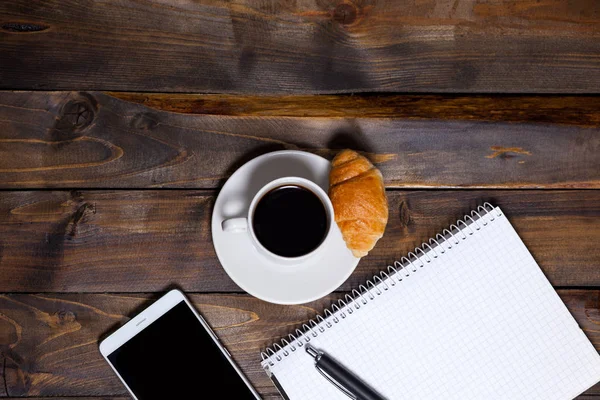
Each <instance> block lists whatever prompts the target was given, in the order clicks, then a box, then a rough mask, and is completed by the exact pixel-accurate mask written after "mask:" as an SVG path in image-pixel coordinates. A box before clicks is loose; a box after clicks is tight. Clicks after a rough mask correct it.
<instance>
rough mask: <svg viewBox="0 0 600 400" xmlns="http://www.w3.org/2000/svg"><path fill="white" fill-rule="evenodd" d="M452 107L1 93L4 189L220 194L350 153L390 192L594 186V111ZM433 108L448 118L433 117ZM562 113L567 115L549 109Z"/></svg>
mask: <svg viewBox="0 0 600 400" xmlns="http://www.w3.org/2000/svg"><path fill="white" fill-rule="evenodd" d="M569 99H571V100H569ZM138 100H139V99H138ZM290 101H292V102H293V100H290ZM307 101H308V100H303V102H301V103H300V104H306V102H307ZM453 101H454V100H452V99H449V100H448V101H446V100H444V98H438V100H435V99H429V101H425V102H424V104H423V105H422V106H415V107H414V113H415V114H417V115H422V116H424V117H427V118H429V119H419V120H413V119H411V118H412V117H410V116H409V115H407V114H411V113H412V112H413V111H408V112H407V114H402V112H399V115H400V116H401V117H399V118H391V117H390V118H385V119H382V118H339V117H328V118H288V117H254V116H250V117H230V116H215V115H194V114H183V113H174V112H167V111H162V110H157V109H153V108H148V107H145V106H144V105H141V104H135V103H131V102H128V101H124V100H121V99H117V98H115V97H112V96H110V95H106V94H104V93H74V92H0V188H57V187H66V188H81V187H83V188H117V187H118V188H131V187H135V188H146V187H171V188H216V187H218V186H220V185H222V183H223V182H224V180H225V179H226V178H227V177H228V176H229V175H231V173H232V172H233V171H235V170H236V169H237V168H238V167H239V166H241V165H243V163H244V162H246V161H248V160H250V159H252V158H254V157H256V156H257V155H260V154H263V153H266V152H269V151H273V150H283V149H294V150H306V151H310V152H313V153H316V154H320V155H323V156H325V157H328V158H330V157H332V156H333V155H334V154H335V153H336V152H337V150H338V149H340V148H345V147H350V148H354V149H356V150H360V151H363V152H364V153H365V154H366V155H367V156H369V157H370V158H371V159H372V160H373V161H374V162H375V163H376V164H377V165H378V167H379V168H381V170H382V172H383V176H384V177H385V180H386V185H387V186H388V187H390V188H391V187H394V188H400V187H407V188H414V187H431V188H440V187H443V188H451V187H452V188H600V176H599V174H598V171H600V152H599V151H597V149H598V148H600V134H599V133H600V123H599V122H598V121H599V120H600V116H599V114H600V111H598V110H600V108H598V109H596V111H595V112H594V111H592V110H591V109H590V108H586V107H585V106H582V105H581V100H573V98H567V99H566V100H565V102H564V104H563V103H561V100H559V99H554V100H551V101H548V107H547V108H544V109H542V111H540V110H537V111H536V107H537V106H536V105H538V106H539V105H541V103H542V102H543V100H542V99H537V100H535V101H534V102H533V103H528V104H529V106H531V107H529V106H528V105H526V104H525V103H524V104H523V107H528V108H525V109H523V110H520V111H519V110H518V106H517V105H516V104H515V103H514V102H513V103H511V102H510V101H506V102H504V103H502V102H499V103H498V104H499V109H501V108H502V107H504V106H506V107H508V109H506V110H505V111H501V110H500V111H495V110H494V107H493V103H494V100H493V99H492V98H488V99H487V100H485V101H479V100H476V99H475V100H473V103H472V104H471V105H470V106H469V105H468V104H470V103H469V100H467V99H465V98H459V99H456V100H455V101H454V103H453ZM288 104H289V103H288ZM435 104H437V105H438V106H439V108H440V109H441V110H442V111H441V112H440V113H439V115H438V116H439V117H440V118H446V119H445V120H444V119H441V120H440V119H433V118H434V117H436V107H438V106H435ZM444 104H445V105H444ZM532 104H533V105H532ZM561 104H563V106H564V108H565V110H566V111H564V110H563V111H556V112H555V111H553V110H556V109H559V108H561ZM595 105H598V100H596V101H595V102H594V101H593V100H590V106H591V107H595ZM580 106H581V110H582V117H581V121H580V122H577V121H578V118H577V117H573V116H572V115H578V110H579V109H580ZM469 107H473V109H474V110H475V111H473V112H470V111H467V110H469V109H470V108H469ZM401 108H403V107H401ZM457 108H458V109H462V110H463V111H462V112H456V111H452V109H457ZM407 109H408V108H407ZM544 110H545V111H544ZM354 112H357V111H354ZM419 113H420V114H419ZM333 114H335V113H333ZM495 114H499V115H501V116H502V118H507V119H508V120H509V121H510V120H511V118H512V119H513V120H515V122H499V121H497V120H496V119H495V117H494V115H495ZM554 114H555V115H556V117H553V116H552V115H554ZM568 114H571V116H567V115H568ZM390 115H391V114H390ZM486 115H487V117H485V116H486ZM511 115H512V117H511ZM544 115H545V116H547V118H548V122H547V123H542V122H541V120H542V119H543V116H544ZM528 116H530V117H528ZM463 117H464V118H463ZM457 118H462V119H457ZM471 118H477V119H482V120H480V121H473V120H470V119H471ZM485 118H487V120H485ZM528 118H531V119H530V120H528ZM553 118H555V119H553ZM525 120H528V121H529V122H524V121H525ZM490 121H493V123H491V122H490ZM519 121H520V122H519Z"/></svg>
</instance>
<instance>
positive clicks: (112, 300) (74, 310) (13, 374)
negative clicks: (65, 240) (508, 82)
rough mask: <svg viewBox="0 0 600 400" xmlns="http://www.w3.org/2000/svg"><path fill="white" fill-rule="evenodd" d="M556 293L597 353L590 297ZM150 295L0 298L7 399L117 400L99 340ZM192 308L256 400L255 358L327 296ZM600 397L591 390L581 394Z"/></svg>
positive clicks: (209, 299)
mask: <svg viewBox="0 0 600 400" xmlns="http://www.w3.org/2000/svg"><path fill="white" fill-rule="evenodd" d="M559 294H560V296H561V298H562V299H563V301H564V302H565V303H566V305H567V307H568V308H569V310H570V311H571V313H572V314H573V315H574V317H575V319H576V320H577V322H578V323H579V325H580V326H581V328H582V329H583V330H584V332H585V333H586V335H587V336H588V338H589V339H590V340H591V341H592V343H593V344H594V346H596V348H600V335H599V332H598V329H597V326H598V324H600V310H599V309H598V298H599V296H600V292H599V291H598V290H560V291H559ZM157 296H158V294H156V293H155V294H138V295H123V294H112V295H108V294H50V295H14V294H10V295H2V296H0V326H1V327H2V331H3V332H5V335H6V336H7V338H8V340H6V341H5V342H4V343H5V344H4V345H3V347H2V348H3V352H4V353H5V354H6V355H7V358H8V360H9V361H8V363H7V367H6V376H7V387H8V392H9V395H11V396H120V395H123V394H125V390H124V388H123V386H122V384H121V383H120V381H119V380H118V379H117V378H116V377H115V376H114V374H113V372H112V371H111V370H110V368H109V366H108V365H107V364H106V363H105V361H104V360H103V359H102V358H101V356H100V354H99V352H98V347H97V346H98V340H99V337H100V336H101V335H103V334H104V333H106V332H108V331H109V330H111V329H114V328H116V327H118V326H119V325H120V324H122V323H124V322H126V321H127V316H130V315H134V314H135V313H136V311H139V310H140V309H141V308H143V307H145V306H147V305H148V304H149V299H150V298H156V297H157ZM191 299H192V301H193V302H194V303H195V305H196V307H197V308H198V309H199V310H200V312H201V313H202V314H203V315H204V316H205V317H206V318H207V320H208V321H209V323H210V324H211V326H213V327H214V328H215V331H216V333H217V334H218V335H219V337H220V339H221V340H222V341H223V343H224V344H225V346H226V347H227V348H228V350H229V351H230V352H231V354H232V355H233V357H234V359H235V360H236V362H237V363H238V364H239V365H240V366H241V367H242V369H243V371H244V372H245V374H246V375H247V376H248V377H249V379H250V380H251V381H252V383H253V384H254V386H255V387H256V388H257V389H258V390H259V391H260V393H261V394H263V395H266V396H267V397H268V398H273V399H275V398H276V397H275V395H276V391H275V389H274V387H273V386H272V385H271V383H270V382H269V380H268V378H267V376H266V374H265V373H264V372H263V371H262V369H261V367H260V351H261V350H263V349H264V348H265V346H267V345H269V344H271V342H272V341H274V340H276V339H278V338H280V337H282V336H284V335H287V333H289V332H291V330H292V328H296V327H298V326H299V325H300V324H301V323H302V322H305V321H306V320H307V319H310V318H313V317H314V316H315V315H316V313H317V312H318V313H321V312H322V310H323V308H324V307H326V306H327V305H328V304H329V303H330V302H331V301H332V300H333V299H335V296H334V297H326V298H323V299H321V300H319V301H316V302H313V303H309V304H306V305H302V306H279V305H273V304H269V303H265V302H262V301H260V300H257V299H255V298H252V297H250V296H247V295H207V294H202V295H198V294H194V295H191ZM588 393H589V394H598V393H600V391H599V389H598V387H594V388H592V389H591V390H590V391H588Z"/></svg>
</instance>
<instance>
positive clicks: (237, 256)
mask: <svg viewBox="0 0 600 400" xmlns="http://www.w3.org/2000/svg"><path fill="white" fill-rule="evenodd" d="M329 169H330V164H329V161H327V160H326V159H324V158H323V157H319V156H317V155H314V154H311V153H306V152H303V151H294V150H284V151H275V152H273V153H268V154H264V155H262V156H260V157H257V158H255V159H253V160H251V161H249V162H247V163H246V164H244V165H243V166H242V167H241V168H240V169H238V170H237V171H236V172H235V173H234V174H233V175H231V177H230V178H229V179H228V180H227V182H226V183H225V186H223V189H221V192H220V193H219V197H218V198H217V202H216V203H215V208H214V210H213V215H212V238H213V244H214V246H215V251H216V252H217V256H218V257H219V261H221V265H223V268H224V269H225V271H226V272H227V274H229V276H230V277H231V279H233V281H234V282H235V283H236V284H237V285H238V286H239V287H240V288H242V289H243V290H245V291H246V292H248V293H250V294H251V295H253V296H255V297H258V298H259V299H262V300H266V301H269V302H271V303H278V304H301V303H307V302H309V301H312V300H316V299H319V298H321V297H323V296H326V295H328V294H329V293H331V292H333V291H334V290H335V289H336V288H337V287H339V286H340V285H341V284H342V283H343V282H344V281H345V280H346V279H348V277H349V276H350V274H352V272H353V271H354V268H355V267H356V265H357V264H358V262H359V261H360V260H359V259H358V258H356V257H354V256H353V255H352V252H351V251H350V250H349V249H348V248H347V247H346V243H345V242H344V240H343V239H342V233H341V232H340V230H339V228H338V226H337V225H336V224H335V223H333V225H332V237H331V242H330V243H331V244H330V245H328V248H326V249H324V251H323V252H322V255H320V256H319V258H318V259H310V260H308V261H306V262H304V263H302V264H298V265H291V266H290V265H278V264H275V263H274V262H273V261H271V260H269V259H267V258H266V257H264V256H262V255H261V254H260V253H259V252H258V251H257V250H256V248H255V247H254V245H253V244H252V242H251V240H250V236H249V234H248V232H243V233H232V232H223V231H222V229H221V222H222V221H223V220H225V219H228V218H235V217H245V216H246V213H247V210H248V206H249V205H250V202H251V201H252V198H253V197H254V195H255V194H256V193H257V192H258V190H259V189H260V188H261V187H263V186H264V185H265V184H267V183H269V182H270V181H272V180H275V179H277V178H281V177H284V176H298V177H301V178H306V179H310V180H312V181H313V182H315V183H317V184H318V185H319V186H321V187H322V188H323V190H325V192H327V191H328V190H329Z"/></svg>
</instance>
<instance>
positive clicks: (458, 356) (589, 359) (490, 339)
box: [262, 203, 600, 400]
mask: <svg viewBox="0 0 600 400" xmlns="http://www.w3.org/2000/svg"><path fill="white" fill-rule="evenodd" d="M309 342H310V344H311V345H312V346H313V347H314V348H317V349H319V350H322V351H324V352H326V353H327V354H328V355H330V356H332V357H334V358H335V359H337V360H338V361H339V362H340V363H341V364H343V365H344V366H346V367H347V368H348V369H350V370H351V371H352V372H354V373H355V374H356V375H358V376H359V377H361V378H362V379H363V380H364V381H365V382H366V383H368V384H369V385H370V386H371V387H373V388H374V389H375V390H377V391H378V392H379V393H381V394H382V395H383V396H384V397H385V398H387V399H390V400H391V399H460V400H464V399H528V400H534V399H544V400H548V399H557V400H563V399H572V398H574V397H576V396H577V395H578V394H580V393H582V392H583V391H585V390H586V389H588V388H589V387H590V386H592V385H594V384H595V383H596V382H598V381H599V380H600V356H599V355H598V352H597V351H596V350H595V348H594V347H593V346H592V344H591V343H590V341H589V340H588V339H587V337H586V336H585V335H584V333H583V331H582V330H581V329H580V328H579V326H578V325H577V323H576V322H575V320H574V319H573V317H572V316H571V314H570V313H569V311H568V310H567V308H566V307H565V305H564V304H563V302H562V301H561V299H560V298H559V297H558V295H557V294H556V292H555V291H554V289H553V288H552V286H551V285H550V283H549V282H548V280H547V279H546V277H545V276H544V274H543V273H542V271H541V270H540V268H539V266H538V265H537V263H536V262H535V260H534V259H533V257H532V256H531V254H530V253H529V251H528V250H527V248H526V247H525V245H524V244H523V242H522V241H521V239H520V238H519V236H518V235H517V233H516V232H515V230H514V229H513V227H512V226H511V224H510V223H509V221H508V220H507V219H506V217H505V216H504V214H503V213H502V211H501V210H500V208H497V207H492V206H491V205H489V204H487V203H486V205H484V206H482V207H479V208H478V209H477V210H474V211H473V212H471V214H469V215H466V216H465V218H464V219H461V220H459V221H458V222H457V223H456V224H455V225H451V226H450V227H449V228H448V229H445V230H444V231H443V232H442V233H440V234H438V235H437V236H436V237H435V238H432V239H431V240H429V242H427V243H424V244H423V245H422V246H421V247H419V248H417V249H415V252H412V253H409V254H408V255H407V256H406V257H402V259H401V260H400V261H398V262H396V263H395V264H394V265H392V266H389V267H388V268H387V269H386V270H384V271H382V272H381V273H380V274H378V275H376V276H375V277H374V278H373V279H372V280H370V281H368V282H366V283H365V284H364V285H361V286H360V287H359V288H358V289H357V290H354V291H353V293H352V296H346V299H345V300H341V301H339V302H337V303H335V304H333V305H332V306H331V307H330V309H328V310H325V312H324V313H323V315H322V316H318V317H317V318H316V319H315V320H313V321H310V322H309V323H307V324H305V325H304V327H303V329H302V330H296V332H295V333H294V334H291V335H289V337H287V338H286V339H283V340H282V341H281V342H280V343H275V344H274V345H273V346H271V347H270V348H268V349H267V350H266V351H265V352H264V353H263V354H262V356H263V361H262V366H263V368H264V369H265V371H266V372H267V374H269V376H270V377H271V379H272V380H273V381H274V382H275V383H276V385H277V386H278V388H279V389H280V391H281V392H282V395H283V396H284V397H287V398H289V399H291V400H320V399H328V400H338V399H339V400H348V397H346V395H344V394H343V393H342V392H341V391H339V390H338V389H337V388H336V387H334V386H333V385H332V384H331V383H329V382H328V381H327V380H326V379H325V378H324V377H323V376H321V375H320V374H319V372H318V371H317V370H316V369H315V367H314V360H313V359H312V358H311V357H310V356H309V355H308V354H306V352H305V351H304V348H305V345H306V344H307V343H309Z"/></svg>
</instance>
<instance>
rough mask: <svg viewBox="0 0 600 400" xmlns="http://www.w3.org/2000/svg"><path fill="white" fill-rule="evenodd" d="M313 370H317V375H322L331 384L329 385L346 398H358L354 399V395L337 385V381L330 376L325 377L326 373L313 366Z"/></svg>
mask: <svg viewBox="0 0 600 400" xmlns="http://www.w3.org/2000/svg"><path fill="white" fill-rule="evenodd" d="M315 368H316V369H317V371H319V373H320V374H321V375H323V376H324V377H325V379H327V380H328V381H329V382H331V384H332V385H333V386H335V387H337V388H338V389H340V390H341V391H342V393H344V394H345V395H346V396H348V397H350V398H351V399H352V400H358V397H356V396H355V395H354V393H352V392H350V391H349V390H348V389H346V388H345V387H343V386H342V385H340V384H339V383H337V381H336V380H335V379H333V378H332V377H331V376H329V375H327V373H326V372H325V371H323V370H322V369H321V368H319V367H317V366H316V365H315Z"/></svg>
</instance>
